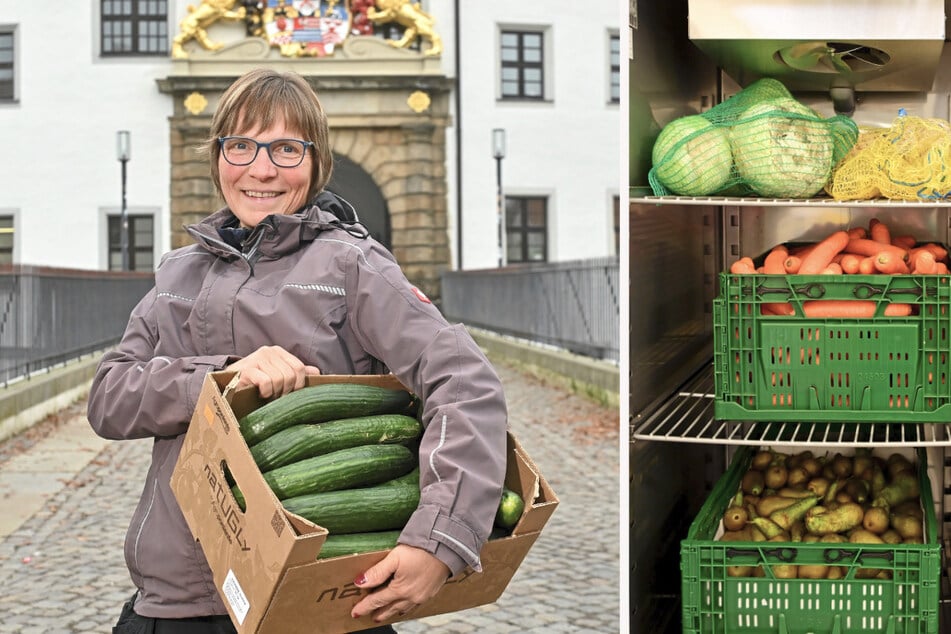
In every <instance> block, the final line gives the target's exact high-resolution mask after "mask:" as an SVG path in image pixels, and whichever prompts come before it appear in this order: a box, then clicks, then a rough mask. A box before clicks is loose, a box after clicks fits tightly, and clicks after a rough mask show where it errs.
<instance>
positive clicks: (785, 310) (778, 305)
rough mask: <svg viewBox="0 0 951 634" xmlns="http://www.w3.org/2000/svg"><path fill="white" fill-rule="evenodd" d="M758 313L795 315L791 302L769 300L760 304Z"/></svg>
mask: <svg viewBox="0 0 951 634" xmlns="http://www.w3.org/2000/svg"><path fill="white" fill-rule="evenodd" d="M760 313H762V314H763V315H795V314H796V311H794V310H793V307H792V304H790V303H789V302H771V303H768V304H762V306H761V307H760Z"/></svg>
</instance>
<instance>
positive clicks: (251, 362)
mask: <svg viewBox="0 0 951 634" xmlns="http://www.w3.org/2000/svg"><path fill="white" fill-rule="evenodd" d="M225 369H226V370H232V371H235V372H241V377H240V378H239V379H238V387H239V388H240V387H247V386H249V385H254V386H257V388H258V392H259V393H260V395H261V398H271V397H272V396H273V397H275V398H276V397H278V396H282V395H284V394H287V393H288V392H293V391H294V390H298V389H300V388H302V387H304V376H305V375H308V374H320V370H319V369H317V368H315V367H314V366H312V365H304V362H303V361H301V360H300V359H298V358H297V357H295V356H294V355H292V354H291V353H290V352H288V351H287V350H285V349H284V348H282V347H280V346H261V347H260V348H258V349H257V350H255V351H254V352H252V353H251V354H249V355H248V356H246V357H244V358H243V359H240V360H238V361H235V362H234V363H232V364H231V365H229V366H228V367H226V368H225Z"/></svg>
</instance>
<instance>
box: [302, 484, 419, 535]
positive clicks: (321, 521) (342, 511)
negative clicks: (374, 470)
mask: <svg viewBox="0 0 951 634" xmlns="http://www.w3.org/2000/svg"><path fill="white" fill-rule="evenodd" d="M283 504H284V508H285V509H287V510H288V511H290V512H291V513H296V514H297V515H300V516H301V517H303V518H305V519H308V520H310V521H311V522H313V523H315V524H317V525H318V526H323V527H324V528H326V529H327V530H328V531H330V532H331V533H368V532H373V531H388V530H398V529H402V528H403V527H404V526H406V522H408V521H409V518H410V516H412V514H413V512H414V511H415V510H416V507H417V506H419V487H418V486H416V485H413V484H402V485H385V484H384V485H377V486H373V487H367V488H364V489H345V490H342V491H326V492H324V493H311V494H309V495H301V496H297V497H292V498H288V499H286V500H284V501H283Z"/></svg>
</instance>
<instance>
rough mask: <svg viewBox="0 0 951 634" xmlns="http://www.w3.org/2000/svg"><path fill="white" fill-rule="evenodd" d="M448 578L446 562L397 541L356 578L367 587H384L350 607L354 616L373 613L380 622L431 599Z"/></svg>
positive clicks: (351, 614) (402, 613) (356, 617)
mask: <svg viewBox="0 0 951 634" xmlns="http://www.w3.org/2000/svg"><path fill="white" fill-rule="evenodd" d="M447 579H449V567H448V566H446V564H444V563H443V562H441V561H439V560H438V559H436V557H434V556H433V555H430V554H429V553H428V552H426V551H425V550H422V549H421V548H416V547H414V546H407V545H405V544H397V546H396V547H395V548H393V550H391V551H390V552H389V554H388V555H387V556H386V557H385V558H384V559H383V560H382V561H380V562H379V563H378V564H376V565H375V566H373V567H372V568H370V569H369V570H367V571H366V572H364V573H363V574H362V575H361V576H359V577H357V579H356V580H355V581H354V583H356V584H357V586H359V587H360V588H364V589H369V588H376V587H378V586H381V585H382V586H383V587H382V588H379V589H378V590H375V591H373V592H371V593H370V594H368V595H367V596H365V597H363V600H362V601H360V602H359V603H357V604H356V605H355V606H353V609H352V610H350V616H352V617H353V618H355V619H358V618H360V617H361V616H363V615H365V614H372V615H373V620H374V621H376V622H377V623H380V622H382V621H385V620H387V619H389V618H392V617H394V616H403V615H404V614H406V613H408V612H410V611H411V610H414V609H416V608H417V607H419V606H420V605H422V604H423V603H425V602H426V601H428V600H429V599H431V598H432V597H433V595H435V594H436V593H437V592H438V591H439V589H440V588H441V587H443V585H444V584H445V583H446V580H447ZM387 581H389V583H386V582H387Z"/></svg>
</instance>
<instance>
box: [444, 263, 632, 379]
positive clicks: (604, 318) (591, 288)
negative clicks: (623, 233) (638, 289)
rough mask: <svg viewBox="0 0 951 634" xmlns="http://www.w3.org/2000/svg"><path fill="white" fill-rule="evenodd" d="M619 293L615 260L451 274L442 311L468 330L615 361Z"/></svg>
mask: <svg viewBox="0 0 951 634" xmlns="http://www.w3.org/2000/svg"><path fill="white" fill-rule="evenodd" d="M618 288H619V287H618V259H617V258H616V257H608V258H597V259H589V260H576V261H570V262H551V263H544V264H526V265H516V266H507V267H504V268H499V269H479V270H473V271H449V272H446V273H444V274H443V276H442V310H443V312H444V313H445V315H446V317H447V318H449V319H451V320H453V321H460V322H462V323H464V324H466V325H468V326H475V327H478V328H483V329H486V330H491V331H493V332H498V333H501V334H506V335H511V336H514V337H518V338H521V339H527V340H529V341H534V342H538V343H543V344H549V345H553V346H557V347H560V348H564V349H566V350H569V351H571V352H575V353H578V354H582V355H585V356H589V357H593V358H596V359H609V360H614V361H617V360H618V359H619V358H620V355H619V350H620V318H619V293H618Z"/></svg>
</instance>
